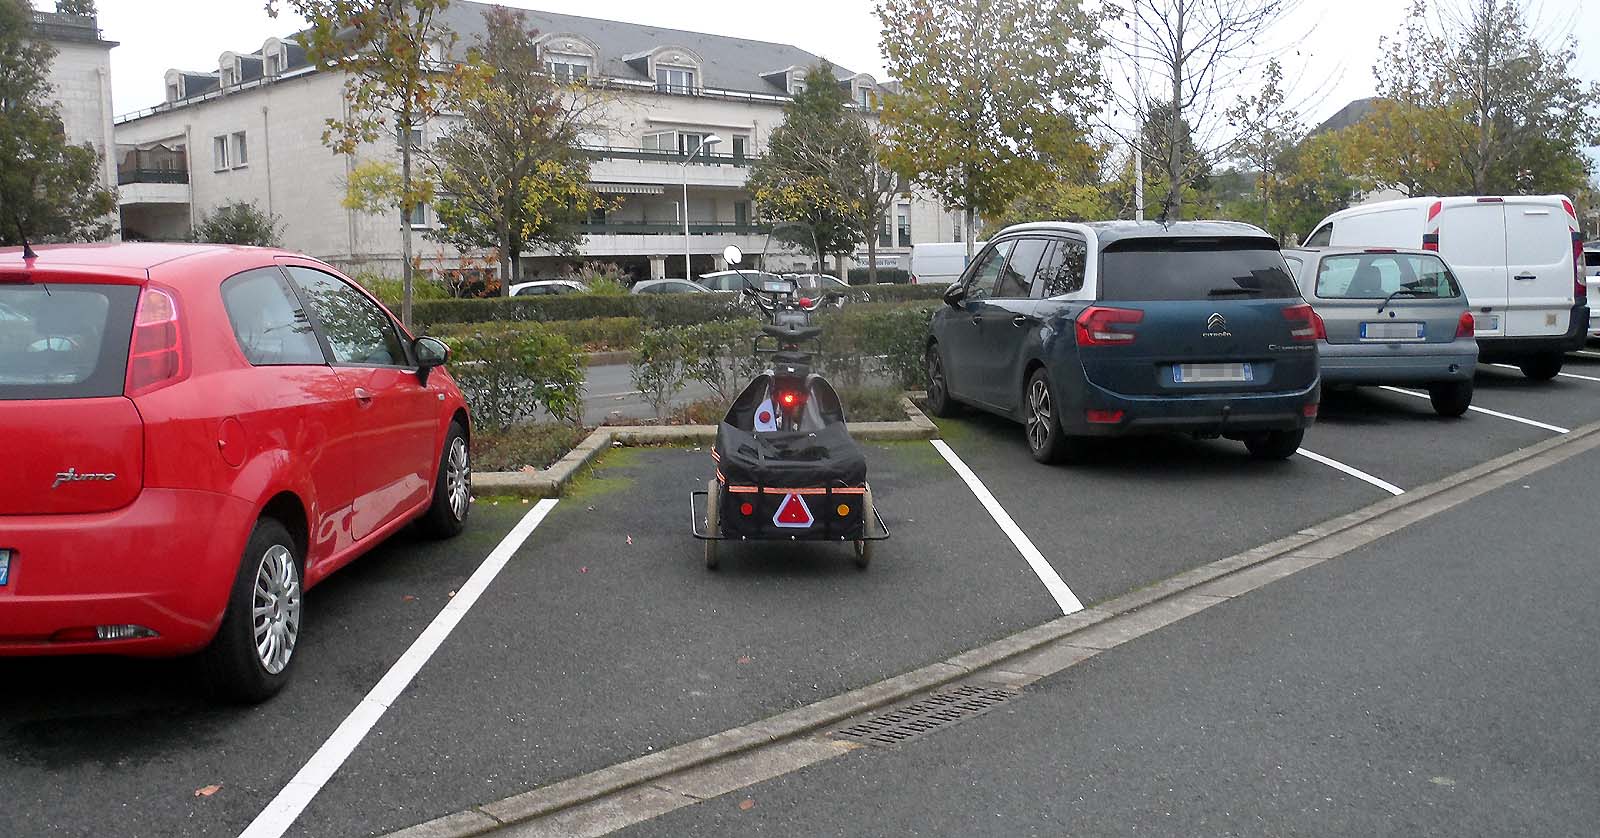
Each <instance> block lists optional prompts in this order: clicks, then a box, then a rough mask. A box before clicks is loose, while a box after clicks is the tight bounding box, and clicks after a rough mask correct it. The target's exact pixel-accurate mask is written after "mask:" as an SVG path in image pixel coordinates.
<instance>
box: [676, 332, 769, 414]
mask: <svg viewBox="0 0 1600 838" xmlns="http://www.w3.org/2000/svg"><path fill="white" fill-rule="evenodd" d="M756 332H757V326H756V321H754V320H728V321H712V322H710V323H699V324H696V325H694V326H685V327H683V329H682V331H681V332H680V333H679V338H680V340H681V341H682V351H683V353H684V365H685V370H686V371H685V374H686V375H687V376H688V378H689V380H691V381H698V382H700V383H701V384H704V385H706V387H708V388H710V389H711V393H712V395H713V396H714V397H716V398H718V399H726V400H729V401H731V400H732V399H733V397H734V396H737V395H738V394H739V388H741V387H743V386H744V382H745V381H747V380H749V378H750V377H751V376H753V375H755V374H756V373H758V372H760V371H761V367H762V364H761V360H760V359H759V358H757V357H755V354H754V352H752V351H751V350H752V347H751V343H752V341H753V340H754V338H755V334H756Z"/></svg>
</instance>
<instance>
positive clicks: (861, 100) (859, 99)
mask: <svg viewBox="0 0 1600 838" xmlns="http://www.w3.org/2000/svg"><path fill="white" fill-rule="evenodd" d="M876 99H877V97H876V96H874V95H872V88H870V87H858V88H856V104H857V105H860V106H861V107H862V108H863V109H864V110H872V106H873V104H874V102H875V100H876Z"/></svg>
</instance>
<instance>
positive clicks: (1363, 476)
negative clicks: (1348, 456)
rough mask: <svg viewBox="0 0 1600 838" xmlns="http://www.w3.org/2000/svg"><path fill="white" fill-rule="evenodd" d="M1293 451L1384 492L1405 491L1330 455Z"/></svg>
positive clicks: (1301, 450)
mask: <svg viewBox="0 0 1600 838" xmlns="http://www.w3.org/2000/svg"><path fill="white" fill-rule="evenodd" d="M1294 453H1296V454H1299V455H1300V456H1302V457H1305V458H1306V459H1308V460H1311V461H1312V462H1317V463H1321V464H1323V465H1325V466H1327V467H1328V468H1331V469H1336V470H1338V471H1342V472H1344V473H1345V474H1348V475H1350V476H1351V477H1354V478H1355V479H1357V480H1361V481H1364V482H1367V483H1371V484H1372V485H1374V486H1377V487H1378V488H1380V489H1382V490H1384V491H1385V492H1388V493H1389V494H1391V495H1403V494H1405V493H1406V490H1405V489H1402V488H1400V487H1399V486H1396V485H1394V484H1393V483H1390V482H1389V481H1387V480H1383V479H1381V478H1377V477H1373V476H1372V475H1370V474H1368V473H1366V472H1364V471H1362V470H1361V469H1358V468H1356V467H1354V466H1347V465H1345V464H1344V463H1341V462H1339V461H1338V460H1335V459H1333V458H1332V457H1324V456H1322V455H1321V454H1318V453H1317V452H1315V451H1307V450H1306V449H1304V448H1301V449H1299V450H1297V451H1295V452H1294Z"/></svg>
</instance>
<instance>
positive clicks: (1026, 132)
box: [876, 0, 1105, 257]
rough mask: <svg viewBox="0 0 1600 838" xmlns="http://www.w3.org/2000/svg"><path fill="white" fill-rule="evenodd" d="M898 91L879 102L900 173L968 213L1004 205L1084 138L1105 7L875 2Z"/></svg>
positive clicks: (969, 238) (1025, 0)
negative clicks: (1064, 150) (1058, 154)
mask: <svg viewBox="0 0 1600 838" xmlns="http://www.w3.org/2000/svg"><path fill="white" fill-rule="evenodd" d="M876 11H877V14H878V19H879V21H880V22H881V23H882V24H883V51H884V55H885V57H886V58H887V59H888V63H889V71H890V73H892V74H893V75H894V76H895V78H897V79H899V80H900V83H901V90H900V92H899V94H898V95H895V96H891V97H889V98H888V100H887V101H886V102H885V104H884V108H883V121H884V124H885V125H886V126H887V129H888V135H889V153H888V154H889V161H890V163H891V164H892V166H893V167H894V169H895V170H896V171H898V172H899V173H900V174H902V175H904V176H905V177H906V178H908V179H910V180H912V181H914V182H915V183H916V184H918V185H920V186H922V187H924V188H926V189H928V190H929V191H931V192H933V193H934V194H935V195H937V196H938V197H939V198H940V199H941V200H942V201H943V203H944V204H945V206H949V207H956V208H959V209H961V210H962V211H963V212H964V213H965V215H966V224H965V226H964V228H963V229H964V233H965V236H966V242H967V252H968V255H969V257H970V255H971V253H972V250H973V243H974V234H973V223H972V222H973V219H974V218H975V217H976V216H979V215H982V216H985V217H994V216H999V215H1002V214H1004V213H1005V212H1006V211H1007V209H1008V208H1009V207H1010V206H1011V204H1012V202H1013V201H1014V200H1015V198H1016V196H1017V195H1018V194H1020V193H1021V192H1023V191H1024V190H1025V189H1026V188H1027V187H1028V186H1029V185H1030V184H1033V183H1036V182H1037V181H1038V180H1039V179H1040V178H1041V177H1043V172H1044V169H1045V167H1046V160H1047V158H1048V157H1049V156H1050V155H1051V154H1053V153H1055V150H1056V149H1058V148H1059V147H1060V145H1061V144H1062V143H1064V142H1085V141H1086V137H1087V125H1088V121H1089V118H1090V117H1091V115H1092V114H1093V113H1094V111H1095V101H1096V97H1095V93H1096V89H1097V88H1098V86H1099V84H1100V80H1101V76H1100V50H1101V48H1102V46H1103V41H1102V38H1101V34H1100V33H1101V26H1102V24H1103V22H1104V21H1105V13H1104V12H1102V11H1098V10H1095V9H1092V8H1090V7H1088V6H1087V5H1086V4H1084V3H1083V2H1081V0H878V3H877V5H876Z"/></svg>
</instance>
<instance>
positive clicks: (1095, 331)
mask: <svg viewBox="0 0 1600 838" xmlns="http://www.w3.org/2000/svg"><path fill="white" fill-rule="evenodd" d="M1143 321H1144V312H1142V311H1139V310H1138V309H1131V308H1109V307H1106V306H1089V307H1088V308H1086V309H1084V310H1083V312H1082V313H1081V314H1079V315H1078V345H1079V346H1113V345H1126V344H1130V343H1133V340H1134V337H1135V335H1134V333H1133V332H1124V331H1120V330H1118V329H1117V328H1116V327H1118V326H1134V325H1137V324H1139V323H1141V322H1143Z"/></svg>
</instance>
